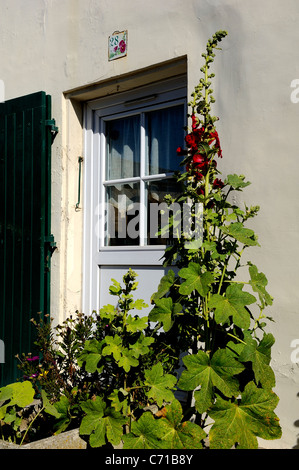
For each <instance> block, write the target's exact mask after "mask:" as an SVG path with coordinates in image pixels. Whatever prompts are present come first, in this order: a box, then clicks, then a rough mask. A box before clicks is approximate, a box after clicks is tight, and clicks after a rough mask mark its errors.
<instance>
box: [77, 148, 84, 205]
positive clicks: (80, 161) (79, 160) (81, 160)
mask: <svg viewBox="0 0 299 470" xmlns="http://www.w3.org/2000/svg"><path fill="white" fill-rule="evenodd" d="M78 162H79V178H78V202H77V204H76V207H75V210H76V211H79V210H80V195H81V166H82V162H83V157H78Z"/></svg>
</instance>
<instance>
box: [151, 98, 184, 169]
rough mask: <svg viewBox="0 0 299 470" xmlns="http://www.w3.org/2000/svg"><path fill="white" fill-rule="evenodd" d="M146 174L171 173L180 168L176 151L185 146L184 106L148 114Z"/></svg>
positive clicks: (179, 160)
mask: <svg viewBox="0 0 299 470" xmlns="http://www.w3.org/2000/svg"><path fill="white" fill-rule="evenodd" d="M145 128H146V147H147V148H146V165H145V168H146V174H147V175H155V174H159V173H170V172H172V171H175V170H178V169H179V168H180V162H181V158H180V157H178V156H177V153H176V149H177V148H178V147H179V146H182V145H183V144H184V106H183V105H179V106H173V107H170V108H167V109H160V110H157V111H151V112H149V113H146V119H145Z"/></svg>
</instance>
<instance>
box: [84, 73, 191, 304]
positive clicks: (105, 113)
mask: <svg viewBox="0 0 299 470" xmlns="http://www.w3.org/2000/svg"><path fill="white" fill-rule="evenodd" d="M186 96H187V90H186V76H183V77H176V78H172V79H167V80H164V81H162V82H159V83H157V84H152V85H147V86H145V87H140V88H137V89H135V90H132V91H129V92H124V93H119V94H115V95H112V96H107V97H104V98H100V99H98V100H93V101H91V102H88V103H86V105H85V111H84V191H83V205H84V206H83V210H84V222H83V224H84V226H83V279H82V283H83V285H82V291H83V292H82V294H83V295H82V304H83V311H84V312H85V313H88V312H91V311H92V310H98V308H99V288H100V275H101V273H100V269H99V267H100V266H109V265H111V266H128V267H129V266H138V265H139V266H146V265H148V266H153V265H155V266H159V265H161V264H162V261H161V257H162V255H163V253H164V250H165V246H164V245H144V243H143V240H144V238H145V237H144V233H143V227H142V225H141V224H140V241H141V243H140V245H135V246H134V245H132V246H131V245H130V246H119V247H117V246H116V247H115V246H104V231H103V224H101V223H99V214H98V208H100V207H102V206H101V203H102V202H103V201H104V197H105V196H104V192H105V185H108V184H112V183H115V184H116V183H118V184H122V183H124V182H126V181H130V182H133V181H134V180H136V182H139V181H141V178H142V180H143V181H144V182H145V181H152V180H162V179H166V178H169V176H170V175H171V174H166V173H163V174H159V175H145V171H144V170H145V168H144V162H145V158H144V155H141V156H140V165H141V168H140V176H138V177H135V178H134V177H132V178H128V179H126V180H125V179H119V180H108V181H105V178H104V177H105V159H104V158H101V155H105V151H106V149H105V142H106V140H105V138H104V128H103V124H104V122H105V121H108V120H112V119H116V118H119V117H126V116H129V115H133V114H134V112H135V114H136V111H138V114H139V113H140V112H142V111H143V110H144V111H145V110H146V109H148V110H149V109H150V110H155V109H161V108H165V107H170V106H176V105H178V104H184V106H185V108H184V110H185V112H184V116H186V115H187V102H186ZM101 123H102V124H101ZM185 125H186V122H185ZM143 129H144V127H143ZM141 139H145V134H144V132H142V133H141ZM143 144H144V141H142V140H141V149H143V148H145V145H143ZM182 144H183V142H182ZM174 158H176V155H174ZM142 187H144V185H143V184H141V186H140V191H141V190H142V189H141V188H142ZM140 199H141V201H142V200H144V194H140ZM143 211H144V205H143V204H141V205H140V220H144V213H143Z"/></svg>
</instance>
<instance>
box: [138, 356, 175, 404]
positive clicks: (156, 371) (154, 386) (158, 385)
mask: <svg viewBox="0 0 299 470" xmlns="http://www.w3.org/2000/svg"><path fill="white" fill-rule="evenodd" d="M144 375H145V380H144V385H145V386H147V387H150V390H149V391H148V392H146V395H147V397H148V398H149V399H151V398H152V399H153V400H154V401H156V403H157V404H158V406H162V404H163V402H164V401H165V402H171V401H172V400H173V399H174V394H173V392H172V390H171V389H173V388H174V386H175V384H176V381H177V379H176V377H174V375H171V374H165V375H164V371H163V367H162V364H161V363H160V362H158V364H156V365H154V366H153V367H152V369H148V370H146V371H145V372H144Z"/></svg>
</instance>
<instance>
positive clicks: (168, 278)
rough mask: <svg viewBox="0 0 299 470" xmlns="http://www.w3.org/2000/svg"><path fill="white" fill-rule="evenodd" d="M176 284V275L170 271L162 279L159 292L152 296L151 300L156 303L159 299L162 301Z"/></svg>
mask: <svg viewBox="0 0 299 470" xmlns="http://www.w3.org/2000/svg"><path fill="white" fill-rule="evenodd" d="M174 282H175V274H174V272H173V271H172V270H171V269H170V270H169V271H168V273H167V274H165V276H163V277H162V279H161V281H160V283H159V285H158V290H157V292H155V293H154V294H153V295H152V297H151V300H152V301H154V302H156V300H157V299H161V298H162V297H163V296H164V295H165V294H167V292H168V291H169V289H170V288H171V287H172V286H173V284H174Z"/></svg>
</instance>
